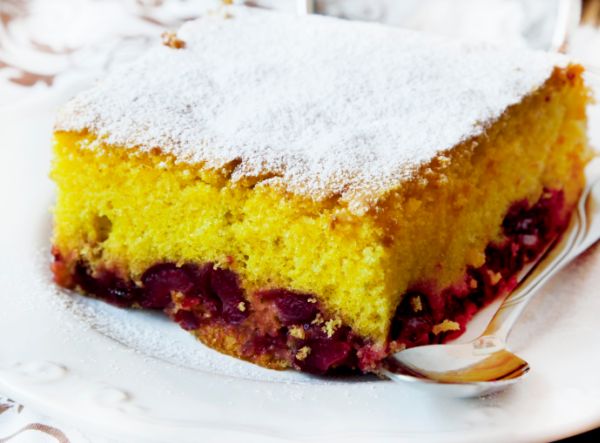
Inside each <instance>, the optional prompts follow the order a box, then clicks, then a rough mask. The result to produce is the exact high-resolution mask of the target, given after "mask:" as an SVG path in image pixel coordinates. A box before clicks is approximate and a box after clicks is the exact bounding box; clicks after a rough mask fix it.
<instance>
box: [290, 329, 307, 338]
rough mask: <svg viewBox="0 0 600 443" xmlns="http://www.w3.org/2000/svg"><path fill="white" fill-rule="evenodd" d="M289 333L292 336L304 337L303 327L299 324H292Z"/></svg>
mask: <svg viewBox="0 0 600 443" xmlns="http://www.w3.org/2000/svg"><path fill="white" fill-rule="evenodd" d="M290 335H291V336H292V337H294V338H297V339H300V340H304V338H305V337H306V334H305V331H304V328H303V327H301V326H292V327H290Z"/></svg>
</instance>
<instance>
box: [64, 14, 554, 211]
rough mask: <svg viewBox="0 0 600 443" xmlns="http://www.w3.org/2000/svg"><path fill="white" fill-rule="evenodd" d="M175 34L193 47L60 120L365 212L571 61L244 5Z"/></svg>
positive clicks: (156, 55) (157, 55)
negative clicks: (338, 201) (565, 62)
mask: <svg viewBox="0 0 600 443" xmlns="http://www.w3.org/2000/svg"><path fill="white" fill-rule="evenodd" d="M177 36H178V38H179V39H181V41H182V42H184V43H185V45H184V47H182V48H173V47H169V46H157V47H156V48H154V49H152V50H151V51H149V52H148V54H146V55H145V56H144V57H143V59H142V60H140V61H138V62H136V63H134V64H133V65H131V66H127V67H124V68H122V69H120V70H117V71H116V72H114V73H112V74H111V75H109V76H108V78H106V79H105V80H103V81H102V82H101V83H99V84H98V85H97V86H96V87H95V88H93V89H91V90H90V91H88V92H86V93H84V94H81V95H79V96H78V97H77V98H76V99H74V100H73V101H71V102H70V103H69V104H68V105H67V106H66V107H65V108H63V110H62V112H61V113H60V115H59V118H58V120H57V123H56V129H58V130H66V131H81V130H89V131H91V132H93V133H95V134H96V135H97V136H99V137H100V138H101V139H102V140H103V141H104V142H105V143H108V144H111V145H118V146H123V147H136V148H140V149H142V150H151V149H152V148H157V147H159V148H161V149H162V150H163V151H166V152H169V153H172V154H174V155H175V156H177V158H178V159H179V160H181V161H185V162H194V163H202V164H204V165H205V166H206V167H210V168H221V167H223V166H228V167H229V166H232V165H233V166H235V168H234V170H233V173H232V179H233V180H234V181H235V180H240V179H244V178H248V177H251V178H253V179H256V177H258V178H259V180H262V181H264V182H265V183H266V184H271V185H275V186H282V187H283V188H284V189H286V190H288V191H290V192H293V193H296V194H299V195H304V196H308V197H311V198H313V199H315V200H322V199H324V198H329V197H332V196H334V197H338V196H339V197H341V200H342V201H345V202H347V203H348V205H349V207H350V209H351V210H352V211H353V212H356V213H361V212H364V211H365V210H366V209H368V207H370V206H371V205H372V204H373V203H375V202H376V201H377V200H378V199H379V198H380V197H381V196H382V195H385V193H386V192H388V191H389V190H391V189H394V188H396V187H398V186H399V184H400V183H401V182H402V181H404V180H410V179H411V178H414V177H415V175H416V172H417V170H418V168H419V167H420V166H422V165H423V164H425V163H427V162H428V161H430V160H431V159H432V158H434V157H436V156H441V155H443V153H444V151H447V150H449V149H450V148H452V147H453V146H455V145H456V144H457V143H460V142H462V141H465V140H467V139H469V138H470V137H473V136H476V135H479V134H481V133H482V132H483V131H484V130H485V128H486V127H487V125H488V124H489V123H490V122H492V121H493V120H495V119H497V118H498V117H499V116H500V115H501V114H502V113H503V112H504V111H505V110H506V108H507V107H508V106H510V105H513V104H515V103H518V102H519V101H520V100H521V99H522V98H523V97H524V96H525V95H527V94H529V93H531V92H532V91H534V90H535V89H537V88H538V87H540V86H541V85H542V84H543V82H544V81H545V80H546V79H547V78H548V77H549V76H550V74H551V72H552V69H553V68H554V67H555V66H556V65H557V64H558V65H560V64H564V62H563V60H562V59H561V58H559V57H557V56H549V55H547V54H543V53H534V52H527V51H520V52H519V51H517V52H515V51H514V50H513V51H510V52H509V51H505V50H502V49H498V48H495V47H491V46H489V45H485V44H463V43H456V42H445V41H443V40H441V39H439V38H437V37H433V36H424V35H422V34H417V33H413V32H409V31H404V30H399V29H393V28H388V27H384V26H380V25H375V24H366V23H349V22H346V21H341V20H336V19H331V18H325V17H317V16H315V17H310V18H299V17H296V16H292V15H283V14H275V13H268V12H264V11H260V12H258V11H254V10H252V9H246V8H232V9H231V12H230V13H229V14H227V15H226V16H222V15H207V16H205V17H202V18H201V19H199V20H196V21H193V22H190V23H188V24H186V25H184V26H183V27H182V29H181V30H180V31H179V32H178V35H177ZM275 43H276V44H275ZM258 48H260V50H259V49H258Z"/></svg>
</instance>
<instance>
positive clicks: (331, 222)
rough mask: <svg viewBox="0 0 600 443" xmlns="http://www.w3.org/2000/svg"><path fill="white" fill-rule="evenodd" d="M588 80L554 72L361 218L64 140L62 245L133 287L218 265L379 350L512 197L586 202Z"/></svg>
mask: <svg viewBox="0 0 600 443" xmlns="http://www.w3.org/2000/svg"><path fill="white" fill-rule="evenodd" d="M581 74H582V69H581V67H579V66H569V67H568V68H564V69H563V68H557V69H555V71H554V73H553V75H552V76H551V78H550V79H549V80H548V81H547V82H546V83H545V84H544V85H543V86H542V87H541V88H540V89H538V90H537V91H536V92H534V93H532V94H531V95H530V96H528V97H526V98H525V99H524V100H523V101H522V102H521V103H519V104H517V105H514V106H512V107H510V108H509V109H508V110H507V111H506V112H505V113H504V115H503V116H502V117H501V118H500V119H498V120H497V121H496V122H494V123H493V124H491V125H490V126H489V127H487V128H486V130H485V132H484V134H483V135H481V136H479V137H476V138H474V139H469V140H468V141H466V142H464V143H462V144H460V145H457V146H455V147H453V148H452V149H450V150H448V151H447V152H446V153H444V154H443V155H440V156H438V157H437V158H435V159H434V160H433V161H431V162H430V163H429V164H427V165H423V166H422V167H421V169H420V170H419V171H417V172H418V173H417V174H415V177H418V178H416V179H413V180H408V181H404V182H402V183H398V186H397V187H396V188H395V189H393V190H390V191H389V192H388V193H387V194H386V195H382V196H380V198H379V201H378V203H377V205H375V206H373V207H372V208H371V209H370V210H369V211H368V212H367V213H366V214H363V215H358V214H355V213H353V212H352V211H350V210H349V209H348V208H347V206H346V205H345V204H344V203H343V202H341V201H340V200H338V199H335V198H332V199H330V200H326V201H314V200H311V199H309V198H306V197H301V196H298V195H293V194H290V193H287V192H285V191H283V190H281V189H275V188H273V187H271V186H268V185H265V184H261V183H260V181H261V179H260V178H256V179H255V180H244V181H240V182H233V181H231V180H230V179H229V177H230V174H231V170H232V168H233V167H234V166H235V165H231V168H224V169H221V170H210V169H207V168H205V167H204V166H203V165H202V164H188V163H184V162H178V161H177V159H175V158H174V157H173V156H172V155H170V154H165V153H163V151H162V150H161V149H160V147H157V148H156V149H155V150H154V151H153V152H141V151H138V150H135V149H129V148H125V147H120V146H110V145H107V144H105V143H104V142H103V141H102V140H99V139H97V138H96V137H95V136H94V134H93V133H87V132H86V133H75V132H56V133H55V137H54V161H53V167H52V173H51V175H52V178H53V179H54V181H55V182H56V184H57V187H58V194H57V201H56V205H55V208H54V216H55V225H54V239H53V241H54V246H55V248H56V250H57V251H59V253H60V254H61V255H62V257H64V259H65V260H66V263H67V267H69V266H71V267H72V266H74V264H75V263H76V262H78V261H84V262H85V263H87V264H88V266H90V268H91V269H111V270H114V271H116V272H118V273H119V275H121V276H122V277H123V278H127V279H132V280H134V281H139V280H140V277H141V274H142V273H143V272H144V270H145V269H147V268H149V267H150V266H152V265H153V264H155V263H160V262H176V263H179V264H184V263H206V262H213V263H216V264H217V265H218V266H219V267H223V268H229V269H232V270H234V271H235V272H236V273H237V274H238V275H239V276H240V278H241V279H240V282H241V284H242V286H243V287H244V289H245V291H246V292H248V293H252V292H253V291H255V290H258V289H265V288H289V289H292V290H297V291H302V292H307V293H311V294H315V296H316V297H318V299H319V303H320V304H321V306H322V307H323V308H324V310H325V311H326V312H327V313H328V314H329V315H331V316H336V317H339V318H341V320H342V321H343V323H344V324H346V325H348V326H350V327H351V328H352V329H353V331H354V332H355V333H357V334H359V335H361V336H364V337H367V338H368V339H370V340H372V341H373V342H375V343H383V342H385V340H386V337H387V336H388V332H389V327H390V321H391V318H392V316H393V314H394V311H395V309H396V307H397V306H398V304H399V302H400V298H401V297H402V295H403V294H404V293H405V292H406V290H407V289H408V288H410V287H414V286H415V285H421V284H426V285H429V286H431V287H434V288H440V289H441V288H444V287H447V286H448V285H452V284H460V282H461V281H462V279H464V274H465V270H466V268H467V267H468V266H479V265H481V264H482V263H483V260H484V250H485V247H486V245H487V244H489V243H490V242H492V241H494V240H495V239H497V238H498V237H499V235H500V232H501V231H500V225H501V222H502V219H503V217H504V216H505V213H506V211H507V209H508V208H509V207H510V205H511V204H512V203H513V202H515V201H518V200H522V199H528V200H529V201H532V202H534V201H536V200H537V199H538V198H539V197H540V195H541V194H542V192H543V190H544V188H549V189H563V190H564V193H565V197H566V202H567V209H568V208H569V207H571V206H572V205H573V203H574V202H575V201H576V199H577V197H578V195H579V193H580V190H581V188H582V186H583V183H584V177H583V168H584V165H585V163H586V162H587V161H588V160H589V156H590V153H589V150H588V147H587V142H586V135H585V129H586V128H585V126H586V118H585V106H586V104H587V103H588V101H589V95H588V91H587V89H586V88H585V86H584V84H583V80H582V75H581ZM63 283H64V282H63Z"/></svg>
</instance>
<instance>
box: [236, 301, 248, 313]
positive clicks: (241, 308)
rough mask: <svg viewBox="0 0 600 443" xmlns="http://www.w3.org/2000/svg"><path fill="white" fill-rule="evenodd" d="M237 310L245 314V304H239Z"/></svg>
mask: <svg viewBox="0 0 600 443" xmlns="http://www.w3.org/2000/svg"><path fill="white" fill-rule="evenodd" d="M237 308H238V309H239V310H240V311H241V312H245V311H246V303H244V302H243V301H241V302H239V303H238V305H237Z"/></svg>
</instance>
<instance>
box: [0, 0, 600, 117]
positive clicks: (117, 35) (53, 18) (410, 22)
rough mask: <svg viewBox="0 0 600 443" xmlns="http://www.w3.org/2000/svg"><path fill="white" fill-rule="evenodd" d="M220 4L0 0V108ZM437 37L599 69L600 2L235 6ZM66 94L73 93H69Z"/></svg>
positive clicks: (94, 68)
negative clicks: (537, 52)
mask: <svg viewBox="0 0 600 443" xmlns="http://www.w3.org/2000/svg"><path fill="white" fill-rule="evenodd" d="M222 3H223V2H222V1H221V0H0V109H1V108H2V107H6V106H11V107H12V106H14V105H15V104H16V103H18V102H20V101H23V100H25V101H29V100H32V99H45V98H52V96H55V97H64V96H65V89H69V90H70V89H72V90H73V91H72V92H75V91H76V90H78V89H80V88H82V87H85V86H87V84H89V82H90V81H92V80H93V79H94V78H97V77H99V76H101V75H102V72H103V71H105V70H106V69H108V68H109V67H110V66H111V65H113V64H118V63H122V62H126V61H129V60H132V59H134V58H135V57H137V56H139V54H141V53H142V52H143V51H144V49H146V48H147V47H148V46H149V45H150V44H151V43H152V42H153V41H155V40H157V39H158V36H159V35H160V33H161V31H162V30H163V29H164V28H169V29H172V28H176V27H178V26H179V25H180V24H181V23H182V22H183V21H185V20H189V19H192V18H194V17H196V16H198V15H199V14H201V13H203V12H205V11H207V10H214V9H218V8H220V7H222ZM227 3H236V4H246V5H249V6H254V7H264V8H274V9H278V10H284V11H289V12H292V13H293V12H296V11H298V9H299V7H300V6H301V5H302V4H303V3H304V4H306V3H308V4H309V6H310V7H311V8H313V10H314V12H315V13H318V14H327V15H333V16H338V17H343V18H346V19H351V20H370V21H379V22H383V23H386V24H389V25H392V26H401V27H405V28H410V29H416V30H423V31H428V32H434V33H438V34H442V35H447V36H450V37H457V38H462V39H468V40H484V41H489V42H492V43H495V44H499V45H504V46H516V47H531V48H535V49H542V50H562V51H567V52H570V53H571V54H573V55H574V56H576V57H579V58H581V59H582V60H583V61H584V62H585V63H587V64H588V65H599V66H600V32H599V31H598V30H597V29H596V28H595V26H596V25H598V24H599V19H598V16H599V15H600V0H584V1H581V0H314V1H311V2H306V1H305V0H231V1H228V2H227ZM67 95H68V94H67Z"/></svg>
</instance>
